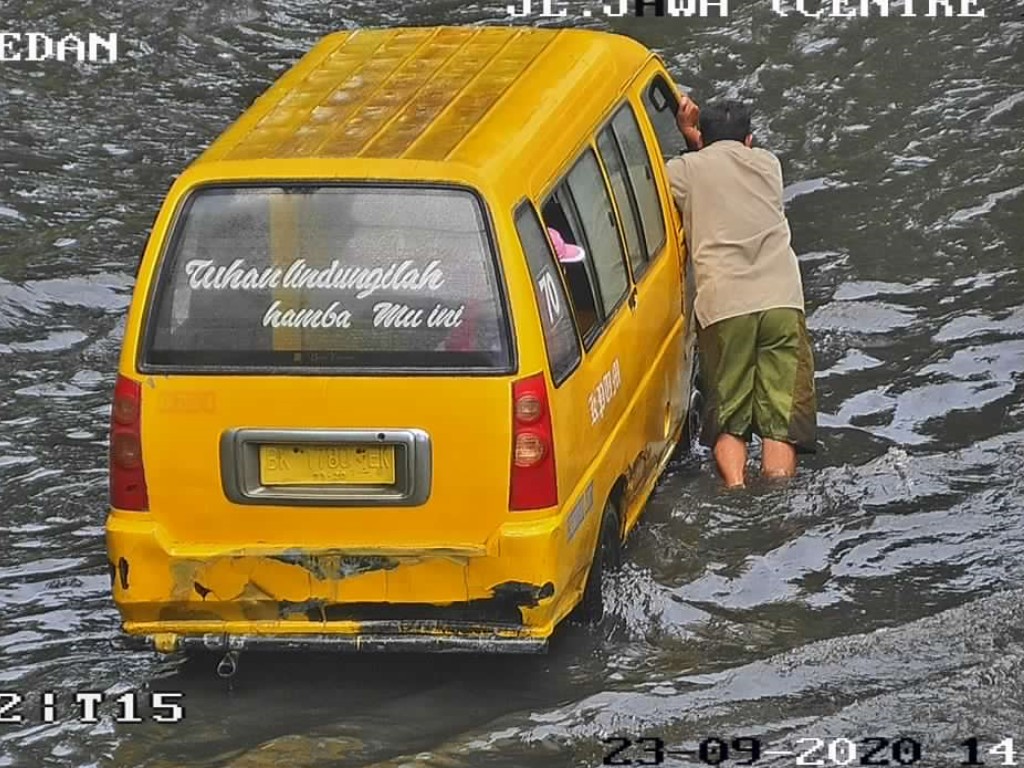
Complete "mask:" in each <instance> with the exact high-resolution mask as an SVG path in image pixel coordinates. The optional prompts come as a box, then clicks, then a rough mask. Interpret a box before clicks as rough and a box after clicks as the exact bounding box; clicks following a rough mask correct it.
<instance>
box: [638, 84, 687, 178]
mask: <svg viewBox="0 0 1024 768" xmlns="http://www.w3.org/2000/svg"><path fill="white" fill-rule="evenodd" d="M643 101H644V111H646V112H647V117H649V118H650V120H651V126H652V127H653V128H654V133H655V134H656V135H657V137H658V145H659V147H660V149H661V154H662V159H664V160H670V159H672V158H673V157H675V156H676V155H678V154H680V153H682V152H686V151H687V147H686V139H684V138H683V135H682V134H681V133H680V132H679V127H678V126H677V125H676V112H678V111H679V100H678V99H677V98H676V95H675V93H674V92H673V90H672V86H670V85H669V84H668V81H666V80H665V78H664V77H662V76H661V75H655V76H654V78H653V79H652V80H651V83H650V85H648V86H647V87H646V88H645V89H644V93H643Z"/></svg>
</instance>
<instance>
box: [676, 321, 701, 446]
mask: <svg viewBox="0 0 1024 768" xmlns="http://www.w3.org/2000/svg"><path fill="white" fill-rule="evenodd" d="M690 355H691V360H692V361H693V362H692V364H691V365H690V385H689V387H688V390H689V401H688V402H687V404H686V423H685V424H684V425H683V436H682V439H681V440H680V442H681V443H682V447H683V452H684V453H686V454H687V455H693V454H694V453H696V449H697V445H698V444H699V443H700V433H701V429H702V428H703V427H704V405H705V403H704V390H703V389H702V387H701V370H700V355H699V354H697V343H696V341H695V342H694V343H693V347H692V348H691V350H690Z"/></svg>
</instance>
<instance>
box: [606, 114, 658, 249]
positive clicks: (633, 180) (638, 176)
mask: <svg viewBox="0 0 1024 768" xmlns="http://www.w3.org/2000/svg"><path fill="white" fill-rule="evenodd" d="M612 130H613V131H614V132H615V138H616V139H618V141H619V146H620V147H622V154H623V156H624V157H625V158H626V173H627V174H628V176H629V181H630V184H631V185H632V187H633V194H634V195H636V202H637V207H638V208H639V210H640V221H641V223H642V224H643V228H644V241H645V242H646V243H647V256H648V258H650V259H653V258H654V257H655V256H656V255H657V254H658V252H659V251H661V248H662V246H663V245H665V219H664V217H663V216H662V212H661V198H660V197H659V196H658V188H657V187H656V186H655V183H654V172H653V171H652V170H651V159H650V157H648V155H647V145H646V144H644V138H643V136H642V135H641V134H640V126H639V125H637V122H636V117H635V116H634V115H633V109H632V108H631V107H630V106H629V105H628V104H627V105H626V106H625V107H623V108H622V109H620V110H619V111H618V113H617V114H616V115H615V117H613V118H612ZM659 162H660V161H659Z"/></svg>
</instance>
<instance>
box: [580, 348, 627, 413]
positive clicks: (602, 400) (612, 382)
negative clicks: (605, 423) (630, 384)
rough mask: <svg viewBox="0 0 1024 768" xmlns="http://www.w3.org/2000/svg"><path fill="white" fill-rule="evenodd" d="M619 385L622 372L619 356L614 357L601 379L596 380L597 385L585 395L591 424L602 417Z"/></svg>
mask: <svg viewBox="0 0 1024 768" xmlns="http://www.w3.org/2000/svg"><path fill="white" fill-rule="evenodd" d="M621 386H622V372H621V369H620V368H619V358H615V361H614V362H613V363H612V367H611V368H610V369H609V370H608V371H607V372H606V373H605V374H604V376H602V377H601V380H600V381H599V382H597V386H596V387H594V391H593V392H591V393H590V395H589V396H588V397H587V402H588V404H589V405H590V423H591V424H597V422H599V421H600V420H601V419H603V418H604V412H605V409H606V408H607V407H608V403H610V402H611V401H612V398H613V397H615V395H616V394H617V393H618V391H619V387H621Z"/></svg>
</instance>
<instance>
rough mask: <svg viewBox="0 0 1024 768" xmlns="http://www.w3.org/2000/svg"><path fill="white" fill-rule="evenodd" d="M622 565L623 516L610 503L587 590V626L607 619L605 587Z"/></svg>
mask: <svg viewBox="0 0 1024 768" xmlns="http://www.w3.org/2000/svg"><path fill="white" fill-rule="evenodd" d="M621 565H622V540H621V539H620V538H619V514H618V511H617V510H616V509H615V504H613V503H612V501H611V500H610V499H609V500H608V502H607V503H606V504H605V507H604V514H603V515H602V517H601V531H600V533H599V534H598V539H597V547H596V548H595V550H594V560H593V562H592V563H591V564H590V573H589V574H588V575H587V583H586V586H585V587H584V588H583V599H582V600H581V601H580V611H579V614H580V618H581V619H582V621H583V622H584V623H586V624H597V623H598V622H600V621H601V619H602V618H603V617H604V607H605V606H604V586H605V582H606V581H607V580H608V576H609V574H610V573H612V572H613V571H617V570H618V569H619V567H620V566H621Z"/></svg>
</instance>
